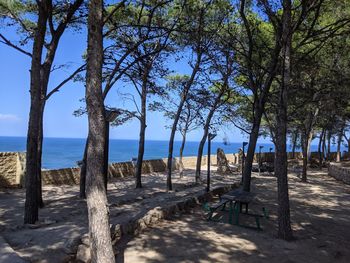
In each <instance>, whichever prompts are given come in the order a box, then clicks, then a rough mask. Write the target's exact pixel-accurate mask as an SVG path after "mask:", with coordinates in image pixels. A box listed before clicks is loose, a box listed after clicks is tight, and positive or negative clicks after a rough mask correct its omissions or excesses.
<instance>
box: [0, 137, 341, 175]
mask: <svg viewBox="0 0 350 263" xmlns="http://www.w3.org/2000/svg"><path fill="white" fill-rule="evenodd" d="M85 141H86V140H85V139H78V138H45V139H44V145H43V162H42V163H43V168H44V169H58V168H65V167H75V166H77V165H76V162H77V161H79V160H81V159H82V156H83V152H84V147H85ZM180 145H181V142H180V141H175V144H174V156H175V157H177V156H178V155H179V149H180ZM198 145H199V142H191V141H189V142H187V143H186V146H185V150H184V156H196V155H197V151H198ZM259 145H263V146H264V148H263V149H262V151H269V149H270V147H271V148H273V144H267V143H263V144H258V146H257V149H258V147H259ZM206 146H207V145H206ZM206 146H205V149H204V154H207V148H206ZM241 147H242V143H230V144H224V143H223V142H212V147H211V153H212V154H216V150H217V148H222V149H223V150H224V151H225V153H236V152H238V150H239V148H241ZM25 150H26V138H25V137H1V136H0V152H24V151H25ZM137 150H138V141H137V140H115V139H111V140H110V143H109V162H123V161H130V160H131V158H132V157H136V156H137ZM312 150H314V151H316V150H317V145H312ZM332 150H334V149H332ZM167 152H168V141H146V144H145V155H144V159H145V160H148V159H157V158H165V157H167Z"/></svg>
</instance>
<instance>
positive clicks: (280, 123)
mask: <svg viewBox="0 0 350 263" xmlns="http://www.w3.org/2000/svg"><path fill="white" fill-rule="evenodd" d="M282 21H283V22H282V27H283V31H282V32H283V33H282V43H283V44H282V55H283V73H282V84H281V85H280V92H279V101H278V108H277V116H276V118H277V120H276V121H277V127H278V128H277V129H276V158H275V174H276V177H277V197H278V237H279V238H282V239H284V240H291V239H292V238H293V235H292V228H291V225H290V208H289V193H288V170H287V168H288V167H287V165H288V160H287V143H286V141H287V107H288V104H287V103H288V90H289V87H290V81H291V68H290V59H291V45H292V43H291V41H292V28H291V0H283V18H282Z"/></svg>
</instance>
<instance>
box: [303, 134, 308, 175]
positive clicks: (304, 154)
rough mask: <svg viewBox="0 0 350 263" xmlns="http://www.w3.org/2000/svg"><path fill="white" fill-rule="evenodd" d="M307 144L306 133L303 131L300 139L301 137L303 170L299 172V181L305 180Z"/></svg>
mask: <svg viewBox="0 0 350 263" xmlns="http://www.w3.org/2000/svg"><path fill="white" fill-rule="evenodd" d="M307 145H308V139H307V135H306V134H305V133H303V135H302V139H301V148H302V152H303V170H302V174H301V181H302V182H306V181H307V163H308V157H307V153H308V151H307V149H308V147H307Z"/></svg>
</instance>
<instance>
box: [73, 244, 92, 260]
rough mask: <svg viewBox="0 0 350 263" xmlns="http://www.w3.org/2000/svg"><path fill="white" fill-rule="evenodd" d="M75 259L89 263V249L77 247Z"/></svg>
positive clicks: (82, 245) (83, 246)
mask: <svg viewBox="0 0 350 263" xmlns="http://www.w3.org/2000/svg"><path fill="white" fill-rule="evenodd" d="M76 259H77V260H80V261H82V262H84V263H85V262H86V263H88V262H90V260H91V254H90V247H89V246H86V245H84V244H81V245H79V246H78V252H77V257H76Z"/></svg>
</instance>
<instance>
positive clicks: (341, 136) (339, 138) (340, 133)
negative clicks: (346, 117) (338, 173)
mask: <svg viewBox="0 0 350 263" xmlns="http://www.w3.org/2000/svg"><path fill="white" fill-rule="evenodd" d="M344 129H345V122H344V124H343V125H342V126H341V128H340V130H339V132H338V141H337V159H336V161H337V162H338V163H339V162H340V161H341V142H342V139H343V134H344Z"/></svg>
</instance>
